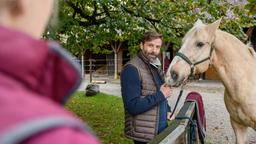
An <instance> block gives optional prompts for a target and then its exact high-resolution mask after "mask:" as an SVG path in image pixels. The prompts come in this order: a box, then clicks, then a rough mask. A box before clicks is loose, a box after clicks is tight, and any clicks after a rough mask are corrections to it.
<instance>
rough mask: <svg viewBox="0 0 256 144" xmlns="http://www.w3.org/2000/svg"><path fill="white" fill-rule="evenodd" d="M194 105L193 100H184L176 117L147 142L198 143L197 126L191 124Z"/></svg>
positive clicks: (150, 143)
mask: <svg viewBox="0 0 256 144" xmlns="http://www.w3.org/2000/svg"><path fill="white" fill-rule="evenodd" d="M195 106H196V104H195V102H185V103H184V105H183V107H182V108H181V109H180V111H179V113H178V115H177V116H176V119H175V120H173V121H171V123H170V126H169V127H167V128H166V129H165V130H164V131H163V132H161V133H160V134H159V135H157V136H156V137H155V138H154V139H153V140H152V141H150V142H149V144H199V143H200V140H199V137H198V131H197V127H196V126H195V127H193V126H192V124H195V121H194V117H195V114H196V113H195ZM191 134H192V135H191Z"/></svg>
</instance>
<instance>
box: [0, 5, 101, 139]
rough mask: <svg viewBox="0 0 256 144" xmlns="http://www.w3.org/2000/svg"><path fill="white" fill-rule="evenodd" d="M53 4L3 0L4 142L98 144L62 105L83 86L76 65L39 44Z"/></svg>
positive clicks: (0, 89) (0, 80)
mask: <svg viewBox="0 0 256 144" xmlns="http://www.w3.org/2000/svg"><path fill="white" fill-rule="evenodd" d="M54 3H57V1H54V0H0V63H1V64H0V116H1V121H0V143H1V144H14V143H15V144H19V143H22V144H53V143H55V144H98V143H99V141H98V140H97V139H96V138H95V136H93V134H92V133H91V132H90V130H89V128H88V127H86V126H85V124H84V123H83V122H81V121H80V120H79V119H78V118H76V117H75V116H74V115H73V114H71V113H70V112H68V111H67V110H65V109H64V108H63V107H62V106H61V104H62V105H63V104H64V103H65V102H66V101H67V99H68V98H69V96H70V95H71V94H72V93H73V92H74V91H75V90H76V88H77V87H78V86H79V84H80V81H81V80H80V79H81V77H80V74H79V71H78V69H77V66H76V65H75V64H74V63H73V62H72V61H71V57H70V56H69V54H68V53H67V52H65V51H63V49H62V48H61V47H60V46H59V45H57V44H56V43H53V42H51V43H47V42H45V41H42V40H40V37H41V35H42V33H43V32H44V29H45V28H46V26H47V24H48V19H49V17H50V16H51V14H52V10H53V9H54Z"/></svg>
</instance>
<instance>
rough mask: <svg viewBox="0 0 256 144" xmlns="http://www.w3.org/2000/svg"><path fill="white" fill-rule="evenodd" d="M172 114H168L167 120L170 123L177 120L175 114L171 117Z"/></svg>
mask: <svg viewBox="0 0 256 144" xmlns="http://www.w3.org/2000/svg"><path fill="white" fill-rule="evenodd" d="M171 114H172V112H167V119H168V120H170V121H171V120H174V119H175V114H173V115H172V117H171Z"/></svg>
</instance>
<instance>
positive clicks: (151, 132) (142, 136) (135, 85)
mask: <svg viewBox="0 0 256 144" xmlns="http://www.w3.org/2000/svg"><path fill="white" fill-rule="evenodd" d="M161 46H162V35H161V34H159V33H157V32H154V31H148V32H146V33H145V34H144V36H143V38H142V40H141V42H140V51H139V53H138V54H137V55H136V56H135V57H134V58H133V59H131V60H130V61H129V62H128V63H127V64H126V65H125V66H124V68H123V70H122V73H121V92H122V98H123V102H124V109H125V135H126V136H127V137H128V138H130V139H132V140H134V143H135V144H145V143H147V142H149V141H150V140H152V139H153V138H154V137H155V136H156V135H157V134H159V133H160V132H162V131H163V130H164V129H165V128H166V127H167V120H168V119H171V118H170V115H171V111H170V107H169V105H168V101H167V98H168V97H170V96H171V94H172V89H171V87H169V86H168V85H166V84H165V83H164V75H163V72H162V70H161V62H160V60H159V59H158V55H159V54H160V49H161Z"/></svg>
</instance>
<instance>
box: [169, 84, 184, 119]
mask: <svg viewBox="0 0 256 144" xmlns="http://www.w3.org/2000/svg"><path fill="white" fill-rule="evenodd" d="M184 85H185V84H184V83H182V85H181V88H180V93H179V95H178V98H177V100H176V103H175V106H174V108H173V111H172V113H171V116H170V118H171V117H172V116H173V114H174V112H175V110H176V108H177V105H178V103H179V101H180V98H181V96H182V93H183V87H184Z"/></svg>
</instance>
